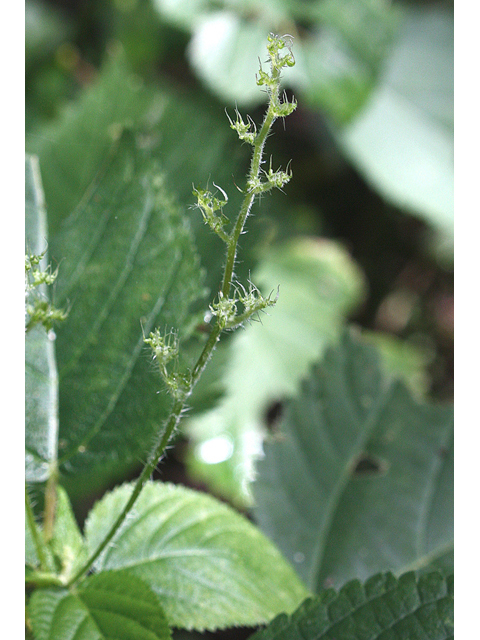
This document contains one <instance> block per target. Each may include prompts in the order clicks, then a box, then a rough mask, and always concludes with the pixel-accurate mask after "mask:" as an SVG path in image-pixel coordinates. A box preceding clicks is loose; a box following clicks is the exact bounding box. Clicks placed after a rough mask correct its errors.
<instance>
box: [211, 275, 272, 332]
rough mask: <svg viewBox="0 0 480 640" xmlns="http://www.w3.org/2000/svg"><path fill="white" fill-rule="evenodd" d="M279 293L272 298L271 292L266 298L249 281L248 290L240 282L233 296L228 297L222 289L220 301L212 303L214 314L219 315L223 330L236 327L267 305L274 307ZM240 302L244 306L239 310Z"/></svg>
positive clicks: (219, 295)
mask: <svg viewBox="0 0 480 640" xmlns="http://www.w3.org/2000/svg"><path fill="white" fill-rule="evenodd" d="M277 298H278V294H277V296H276V297H275V298H272V296H271V294H270V295H269V296H268V297H267V298H264V297H263V296H262V294H261V293H260V291H259V290H258V289H257V287H256V286H255V285H254V284H253V283H252V282H249V287H248V291H247V290H246V289H245V287H244V286H243V285H242V284H241V283H240V282H238V283H236V286H235V292H234V294H233V298H226V297H225V296H224V295H223V293H222V292H221V291H220V293H219V294H218V301H216V302H214V303H213V304H212V305H210V311H211V313H212V315H214V316H216V317H217V320H218V323H219V324H220V326H221V327H222V330H231V329H236V328H237V327H239V326H241V325H242V324H243V323H244V322H246V321H247V320H250V319H251V318H252V316H253V315H254V314H256V313H259V312H260V311H263V310H264V309H266V308H267V307H272V306H273V305H274V304H275V303H276V302H277ZM238 303H240V304H241V305H242V307H243V311H241V312H239V311H238V307H237V305H238Z"/></svg>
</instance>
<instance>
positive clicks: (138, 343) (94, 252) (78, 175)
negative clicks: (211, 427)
mask: <svg viewBox="0 0 480 640" xmlns="http://www.w3.org/2000/svg"><path fill="white" fill-rule="evenodd" d="M149 105H150V106H151V96H150V94H149V93H148V92H147V91H143V92H142V91H141V88H140V87H139V86H137V85H135V81H134V79H132V77H131V76H130V75H129V74H128V73H127V72H126V70H125V67H124V66H123V65H122V63H121V62H118V61H117V62H112V63H110V65H107V66H106V68H105V70H104V72H103V73H102V75H101V77H100V79H99V81H98V83H97V84H96V85H94V86H93V87H92V88H91V89H90V90H89V91H87V92H86V93H85V94H84V95H83V96H82V97H81V99H80V100H79V101H78V103H77V104H76V105H75V107H74V108H73V109H72V110H71V111H70V112H69V113H67V114H66V115H65V117H64V118H63V120H61V121H60V122H59V123H57V124H56V125H55V126H52V127H51V128H49V129H48V130H47V133H48V136H46V137H42V139H41V144H40V152H41V155H42V158H43V159H44V164H45V166H46V172H45V176H46V179H45V186H46V196H47V199H51V203H52V204H51V206H50V205H49V216H50V215H51V219H52V227H53V228H55V230H56V233H55V234H53V235H52V237H51V242H50V251H51V256H52V258H53V259H54V260H55V262H57V263H61V268H60V272H59V277H58V279H57V282H56V299H57V300H58V301H59V304H61V305H64V306H70V307H71V308H70V313H69V316H68V319H67V321H66V322H65V323H64V324H63V326H61V327H59V329H58V339H57V354H58V363H59V376H60V423H61V431H60V440H59V448H60V455H59V458H60V464H61V470H62V471H64V472H68V473H70V474H71V473H73V472H75V473H78V472H79V471H87V470H89V469H92V468H96V469H97V470H99V469H101V471H102V473H96V474H95V476H91V478H92V482H93V483H95V482H97V483H101V482H102V481H103V478H104V477H105V475H106V474H108V473H112V470H114V469H125V468H126V466H128V465H131V464H132V462H136V461H137V460H138V459H139V457H140V456H141V455H143V454H144V452H145V451H146V450H148V449H149V447H150V446H151V442H152V436H153V434H154V433H156V432H157V431H158V429H159V427H160V425H161V422H162V418H163V417H164V415H165V413H166V411H167V409H168V407H169V404H170V400H169V398H168V396H167V394H166V393H165V392H164V393H162V394H160V395H158V394H157V391H158V390H159V388H161V386H162V382H161V379H160V376H159V375H157V374H156V373H155V372H154V369H153V367H152V366H151V364H150V362H151V360H150V355H149V352H148V349H147V348H146V347H145V345H144V342H143V336H144V334H148V332H149V331H150V330H151V329H152V328H153V326H154V325H159V326H161V327H162V328H163V327H167V328H170V327H174V328H175V329H176V330H178V331H179V334H180V337H181V338H182V337H185V334H186V333H187V323H188V309H189V306H190V304H191V303H192V302H193V301H194V300H196V299H197V298H198V296H199V294H201V292H202V287H201V283H200V277H201V270H200V268H199V264H198V257H197V255H196V252H195V249H194V246H193V243H192V237H191V233H190V229H189V227H188V224H187V222H186V221H185V218H184V216H183V214H182V212H181V211H180V209H179V207H178V206H177V205H176V203H175V201H174V199H173V198H172V196H171V195H170V194H169V192H168V189H167V188H166V186H165V184H164V179H163V174H162V172H161V170H160V168H159V166H158V164H157V163H156V162H155V161H154V160H153V159H152V158H151V155H150V153H149V151H148V148H147V149H145V146H147V147H148V144H146V142H145V139H144V138H143V137H142V136H140V134H137V128H136V127H139V126H140V124H138V125H134V124H132V123H131V122H130V125H131V127H132V130H128V131H127V129H126V127H127V124H128V120H129V119H131V120H134V121H136V122H137V123H139V122H140V121H141V118H142V117H143V115H144V114H145V111H146V108H147V106H149ZM67 213H68V214H69V215H67ZM182 331H183V335H182ZM100 465H101V467H100Z"/></svg>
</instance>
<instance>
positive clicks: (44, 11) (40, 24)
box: [25, 0, 71, 69]
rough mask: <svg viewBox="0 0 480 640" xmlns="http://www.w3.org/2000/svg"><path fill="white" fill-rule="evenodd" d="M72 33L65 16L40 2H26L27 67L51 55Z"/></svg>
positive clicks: (28, 0) (30, 0) (33, 0)
mask: <svg viewBox="0 0 480 640" xmlns="http://www.w3.org/2000/svg"><path fill="white" fill-rule="evenodd" d="M70 31H71V29H70V27H69V25H68V23H67V21H66V20H65V18H64V16H63V15H62V14H61V13H60V12H59V11H58V10H57V9H56V8H54V7H53V6H52V5H49V4H46V3H44V2H41V1H40V0H27V1H26V2H25V66H26V68H27V69H28V68H29V67H30V66H31V65H32V64H33V63H35V62H38V60H39V59H41V58H43V57H45V56H47V55H48V54H51V53H53V52H54V51H55V49H56V48H57V47H58V46H59V45H60V43H61V42H62V41H63V40H66V38H67V37H68V35H69V32H70Z"/></svg>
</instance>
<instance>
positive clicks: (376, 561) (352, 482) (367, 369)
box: [253, 336, 453, 592]
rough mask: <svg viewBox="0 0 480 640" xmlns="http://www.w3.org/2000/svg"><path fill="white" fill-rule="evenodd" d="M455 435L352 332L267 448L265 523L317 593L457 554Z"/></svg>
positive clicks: (261, 511)
mask: <svg viewBox="0 0 480 640" xmlns="http://www.w3.org/2000/svg"><path fill="white" fill-rule="evenodd" d="M452 427H453V410H452V408H451V407H449V406H432V405H427V404H419V403H417V402H415V401H414V400H413V399H412V398H411V396H410V394H409V392H408V391H407V390H406V389H405V388H404V386H403V385H402V384H401V383H399V382H396V381H392V380H391V379H390V378H387V377H386V376H385V375H384V373H383V372H382V370H381V368H380V366H379V363H378V359H377V355H376V352H375V351H374V350H373V349H372V348H371V347H369V346H367V345H366V344H363V343H362V342H361V341H357V340H354V339H352V338H351V337H349V336H345V338H344V340H343V342H342V344H341V345H339V346H338V347H337V348H331V349H329V351H328V352H327V354H326V355H325V358H324V361H323V362H322V363H321V364H320V365H317V366H316V367H314V368H313V370H312V371H311V373H310V375H309V377H308V378H307V379H306V380H305V382H304V384H303V388H302V392H301V394H300V395H299V396H298V397H297V398H296V399H295V400H294V401H292V402H291V403H290V405H289V406H288V408H287V409H286V411H285V415H284V419H283V420H282V422H281V423H280V425H279V432H278V436H277V437H276V438H275V439H273V440H272V441H270V442H267V443H265V458H264V459H263V460H261V461H260V463H259V464H258V478H257V481H256V482H255V484H254V487H253V488H254V498H255V501H256V510H255V515H256V519H257V521H258V522H259V524H260V526H261V528H262V529H263V530H264V531H265V532H266V533H267V534H268V535H269V536H270V537H271V538H272V539H273V540H275V542H276V543H277V544H278V546H279V547H280V549H281V550H282V551H283V552H284V553H285V555H286V557H287V558H290V560H291V562H292V563H293V564H294V566H295V567H296V568H297V571H298V573H299V574H300V575H301V576H302V577H303V579H304V580H305V582H306V584H307V585H308V586H309V587H310V588H311V589H312V590H314V591H316V592H319V591H320V590H321V589H323V588H325V586H329V585H332V584H333V585H334V586H336V587H338V586H341V585H342V584H344V583H345V582H346V581H347V580H349V579H352V578H359V579H361V580H365V579H367V578H368V577H369V576H371V575H372V574H373V573H375V572H378V571H385V570H395V571H399V572H401V571H405V570H407V569H408V568H420V567H423V566H426V565H428V564H429V563H430V562H433V561H435V560H436V559H437V557H441V556H444V554H446V553H448V552H450V551H451V550H452V548H453V443H452V437H453V429H452Z"/></svg>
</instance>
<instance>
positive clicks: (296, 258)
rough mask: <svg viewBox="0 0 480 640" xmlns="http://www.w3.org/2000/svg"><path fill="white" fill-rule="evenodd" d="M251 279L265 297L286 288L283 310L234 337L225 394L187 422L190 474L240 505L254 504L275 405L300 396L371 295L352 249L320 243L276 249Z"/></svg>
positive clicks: (291, 244) (302, 242) (306, 241)
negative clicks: (312, 369) (258, 462)
mask: <svg viewBox="0 0 480 640" xmlns="http://www.w3.org/2000/svg"><path fill="white" fill-rule="evenodd" d="M252 281H253V282H254V283H255V284H256V285H259V286H260V287H261V289H262V291H263V293H264V295H268V294H269V293H271V292H272V291H273V292H275V291H276V290H277V287H279V297H278V301H277V304H276V305H275V307H273V308H272V309H270V310H269V313H268V315H262V317H261V323H260V322H253V323H251V324H250V325H247V326H246V327H245V330H239V331H238V332H237V333H236V334H235V336H234V337H233V339H232V341H231V343H230V345H229V351H230V359H229V362H228V364H227V365H226V367H225V371H224V375H223V377H222V380H223V383H224V385H225V396H224V397H223V398H222V400H221V401H220V402H219V404H218V405H217V407H215V408H214V409H213V410H211V411H209V412H207V413H205V414H204V415H201V416H199V417H198V418H195V419H193V420H191V421H189V422H188V424H187V432H188V434H189V436H191V437H192V439H193V446H194V448H193V454H192V456H190V462H189V464H190V467H191V469H192V470H193V472H194V473H195V474H196V475H200V477H201V478H202V479H203V480H205V481H206V482H208V483H209V485H210V486H211V487H212V488H213V489H214V491H216V492H218V493H220V494H221V495H226V496H228V497H229V498H230V499H233V500H234V501H236V502H238V503H240V504H245V503H247V504H249V503H250V502H251V493H250V486H249V485H250V482H251V480H252V475H253V464H254V461H255V459H256V458H257V457H258V455H259V454H260V453H261V443H262V439H263V436H264V433H265V427H266V423H265V415H266V413H267V411H268V409H269V407H270V406H271V405H272V403H275V402H277V401H281V400H283V399H284V398H285V396H292V395H294V394H295V393H296V392H297V389H298V384H299V382H300V379H301V378H302V377H303V376H304V375H305V373H306V371H307V369H308V366H309V365H310V364H311V363H312V362H313V361H314V360H316V359H317V358H318V357H319V356H320V355H321V353H322V352H323V350H324V349H325V347H326V345H327V343H328V342H329V341H331V340H333V339H334V338H335V337H336V336H338V335H339V330H340V328H341V326H342V324H343V321H344V318H345V315H346V314H347V313H348V312H349V311H350V310H351V309H352V308H354V307H355V305H356V304H358V302H359V301H360V300H361V298H362V295H363V292H364V282H363V277H362V275H361V273H360V272H359V270H358V268H357V267H356V265H355V264H354V263H353V261H352V260H351V258H350V256H349V255H348V254H347V253H346V251H345V250H344V249H343V248H342V247H340V246H339V245H338V244H336V243H334V242H330V241H327V240H317V239H313V238H302V239H297V240H293V241H290V242H288V243H286V244H285V245H284V246H281V247H278V248H276V249H271V250H270V251H269V252H268V253H267V254H266V255H265V257H264V259H263V260H262V261H261V263H260V264H259V266H258V267H257V269H256V270H255V271H254V273H253V276H252Z"/></svg>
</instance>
